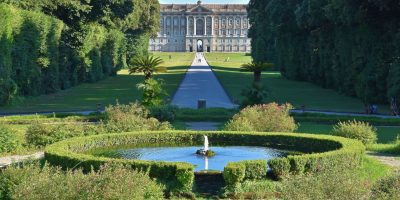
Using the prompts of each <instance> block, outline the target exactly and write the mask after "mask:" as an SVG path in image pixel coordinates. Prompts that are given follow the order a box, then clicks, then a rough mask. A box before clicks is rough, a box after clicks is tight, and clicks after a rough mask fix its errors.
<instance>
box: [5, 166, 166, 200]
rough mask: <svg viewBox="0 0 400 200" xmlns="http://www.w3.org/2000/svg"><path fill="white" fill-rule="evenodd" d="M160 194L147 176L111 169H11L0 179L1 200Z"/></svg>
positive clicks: (26, 167) (157, 195)
mask: <svg viewBox="0 0 400 200" xmlns="http://www.w3.org/2000/svg"><path fill="white" fill-rule="evenodd" d="M162 190H163V188H162V187H160V186H159V185H157V184H156V183H155V182H154V181H152V180H151V179H150V178H149V177H148V176H147V175H146V174H143V173H139V172H137V171H133V170H129V169H127V168H123V167H119V166H111V165H107V166H104V167H102V168H101V170H100V171H98V172H90V173H88V174H84V173H82V171H79V170H75V171H67V172H64V171H61V170H59V169H57V168H53V167H48V166H44V167H43V168H42V167H40V166H39V165H37V164H35V165H29V166H25V167H22V168H12V167H11V168H8V169H6V170H4V171H3V173H2V175H1V179H0V199H26V200H29V199H32V200H33V199H35V200H36V199H163V191H162Z"/></svg>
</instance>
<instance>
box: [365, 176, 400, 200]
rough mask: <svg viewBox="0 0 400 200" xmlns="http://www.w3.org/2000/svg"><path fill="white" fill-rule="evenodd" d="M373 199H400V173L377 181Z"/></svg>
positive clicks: (373, 190)
mask: <svg viewBox="0 0 400 200" xmlns="http://www.w3.org/2000/svg"><path fill="white" fill-rule="evenodd" d="M371 199H380V200H391V199H400V174H396V175H393V176H389V177H386V178H383V179H381V180H379V181H378V182H377V183H375V185H374V186H373V188H372V198H371Z"/></svg>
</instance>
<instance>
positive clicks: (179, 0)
mask: <svg viewBox="0 0 400 200" xmlns="http://www.w3.org/2000/svg"><path fill="white" fill-rule="evenodd" d="M159 1H160V3H175V4H187V3H189V4H195V3H196V2H197V0H159ZM202 2H203V3H213V4H219V3H221V4H224V3H230V4H247V3H249V0H202Z"/></svg>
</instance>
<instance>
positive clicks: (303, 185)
mask: <svg viewBox="0 0 400 200" xmlns="http://www.w3.org/2000/svg"><path fill="white" fill-rule="evenodd" d="M277 191H278V192H279V196H280V199H290V200H297V199H298V200H303V199H315V200H325V199H338V200H339V199H365V197H367V196H368V193H369V191H368V187H366V186H365V182H363V181H362V180H361V179H360V178H359V177H358V175H357V174H356V173H352V172H345V171H335V170H331V171H327V172H324V173H319V174H312V175H302V176H294V177H291V178H290V179H286V180H284V181H283V182H282V184H281V185H279V186H278V188H277ZM260 192H262V191H260Z"/></svg>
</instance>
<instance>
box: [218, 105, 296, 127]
mask: <svg viewBox="0 0 400 200" xmlns="http://www.w3.org/2000/svg"><path fill="white" fill-rule="evenodd" d="M291 108H292V106H291V105H289V104H285V105H282V106H279V105H278V104H276V103H270V104H265V105H256V106H252V107H247V108H245V109H243V110H241V111H240V113H238V114H236V115H235V116H233V118H232V120H230V121H229V122H228V123H227V124H226V125H225V130H230V131H260V132H293V131H295V130H296V129H297V125H296V123H295V121H294V119H293V118H292V117H290V116H289V110H290V109H291Z"/></svg>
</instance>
